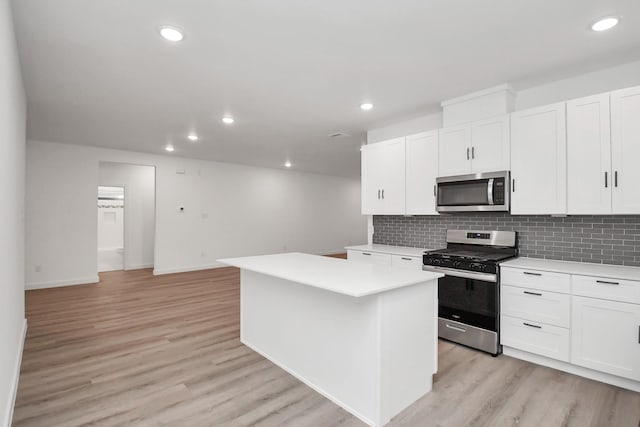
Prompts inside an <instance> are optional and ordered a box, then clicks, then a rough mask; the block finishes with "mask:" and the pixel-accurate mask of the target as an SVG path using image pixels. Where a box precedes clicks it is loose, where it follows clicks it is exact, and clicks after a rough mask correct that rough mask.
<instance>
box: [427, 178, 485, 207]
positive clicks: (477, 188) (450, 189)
mask: <svg viewBox="0 0 640 427" xmlns="http://www.w3.org/2000/svg"><path fill="white" fill-rule="evenodd" d="M488 187H489V180H488V179H478V180H473V181H461V182H443V183H440V184H438V205H440V206H481V205H488V204H489V195H488V194H487V193H488V191H487V190H488Z"/></svg>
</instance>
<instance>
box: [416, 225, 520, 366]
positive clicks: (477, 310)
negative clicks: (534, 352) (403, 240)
mask: <svg viewBox="0 0 640 427" xmlns="http://www.w3.org/2000/svg"><path fill="white" fill-rule="evenodd" d="M517 254H518V249H517V239H516V232H514V231H468V230H447V247H446V249H440V250H435V251H428V252H425V254H424V255H423V259H422V260H423V267H422V269H423V270H425V271H435V272H440V273H444V274H445V276H444V277H442V278H440V279H439V280H438V336H439V337H440V338H444V339H447V340H450V341H454V342H457V343H460V344H464V345H466V346H469V347H473V348H476V349H478V350H482V351H485V352H487V353H491V354H493V355H494V356H497V355H498V354H500V353H502V347H501V346H500V266H499V264H498V263H499V262H500V261H503V260H506V259H509V258H513V257H515V256H517Z"/></svg>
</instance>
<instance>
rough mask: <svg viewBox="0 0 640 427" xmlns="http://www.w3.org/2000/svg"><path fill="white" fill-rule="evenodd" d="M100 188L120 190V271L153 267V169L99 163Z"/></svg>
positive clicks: (149, 167) (150, 167)
mask: <svg viewBox="0 0 640 427" xmlns="http://www.w3.org/2000/svg"><path fill="white" fill-rule="evenodd" d="M98 182H99V184H100V185H105V186H115V187H124V189H125V191H124V196H125V208H124V216H125V218H124V241H125V251H124V257H125V259H124V268H125V270H132V269H136V268H147V267H152V266H153V250H154V249H153V245H154V234H155V168H154V167H153V166H141V165H130V164H123V163H109V162H101V163H100V165H99V167H98Z"/></svg>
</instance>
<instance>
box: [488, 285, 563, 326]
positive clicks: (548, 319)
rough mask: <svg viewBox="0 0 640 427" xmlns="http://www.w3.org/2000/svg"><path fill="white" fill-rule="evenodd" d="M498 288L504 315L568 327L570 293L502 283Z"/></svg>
mask: <svg viewBox="0 0 640 427" xmlns="http://www.w3.org/2000/svg"><path fill="white" fill-rule="evenodd" d="M500 290H501V296H500V303H501V307H502V309H501V313H502V314H504V315H505V316H511V317H517V318H520V319H527V320H532V321H534V322H540V323H545V324H547V325H556V326H560V327H563V328H569V327H570V325H571V296H570V295H567V294H560V293H557V292H547V291H542V290H540V289H532V288H518V287H515V286H507V285H503V286H502V287H501V288H500Z"/></svg>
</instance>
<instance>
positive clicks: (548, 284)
mask: <svg viewBox="0 0 640 427" xmlns="http://www.w3.org/2000/svg"><path fill="white" fill-rule="evenodd" d="M500 274H501V276H500V282H501V283H502V284H503V285H511V286H520V287H523V288H531V289H539V290H543V291H551V292H561V293H565V294H568V293H569V292H570V291H571V276H570V275H569V274H563V273H551V272H548V271H538V270H526V269H521V268H511V267H503V268H501V269H500Z"/></svg>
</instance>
